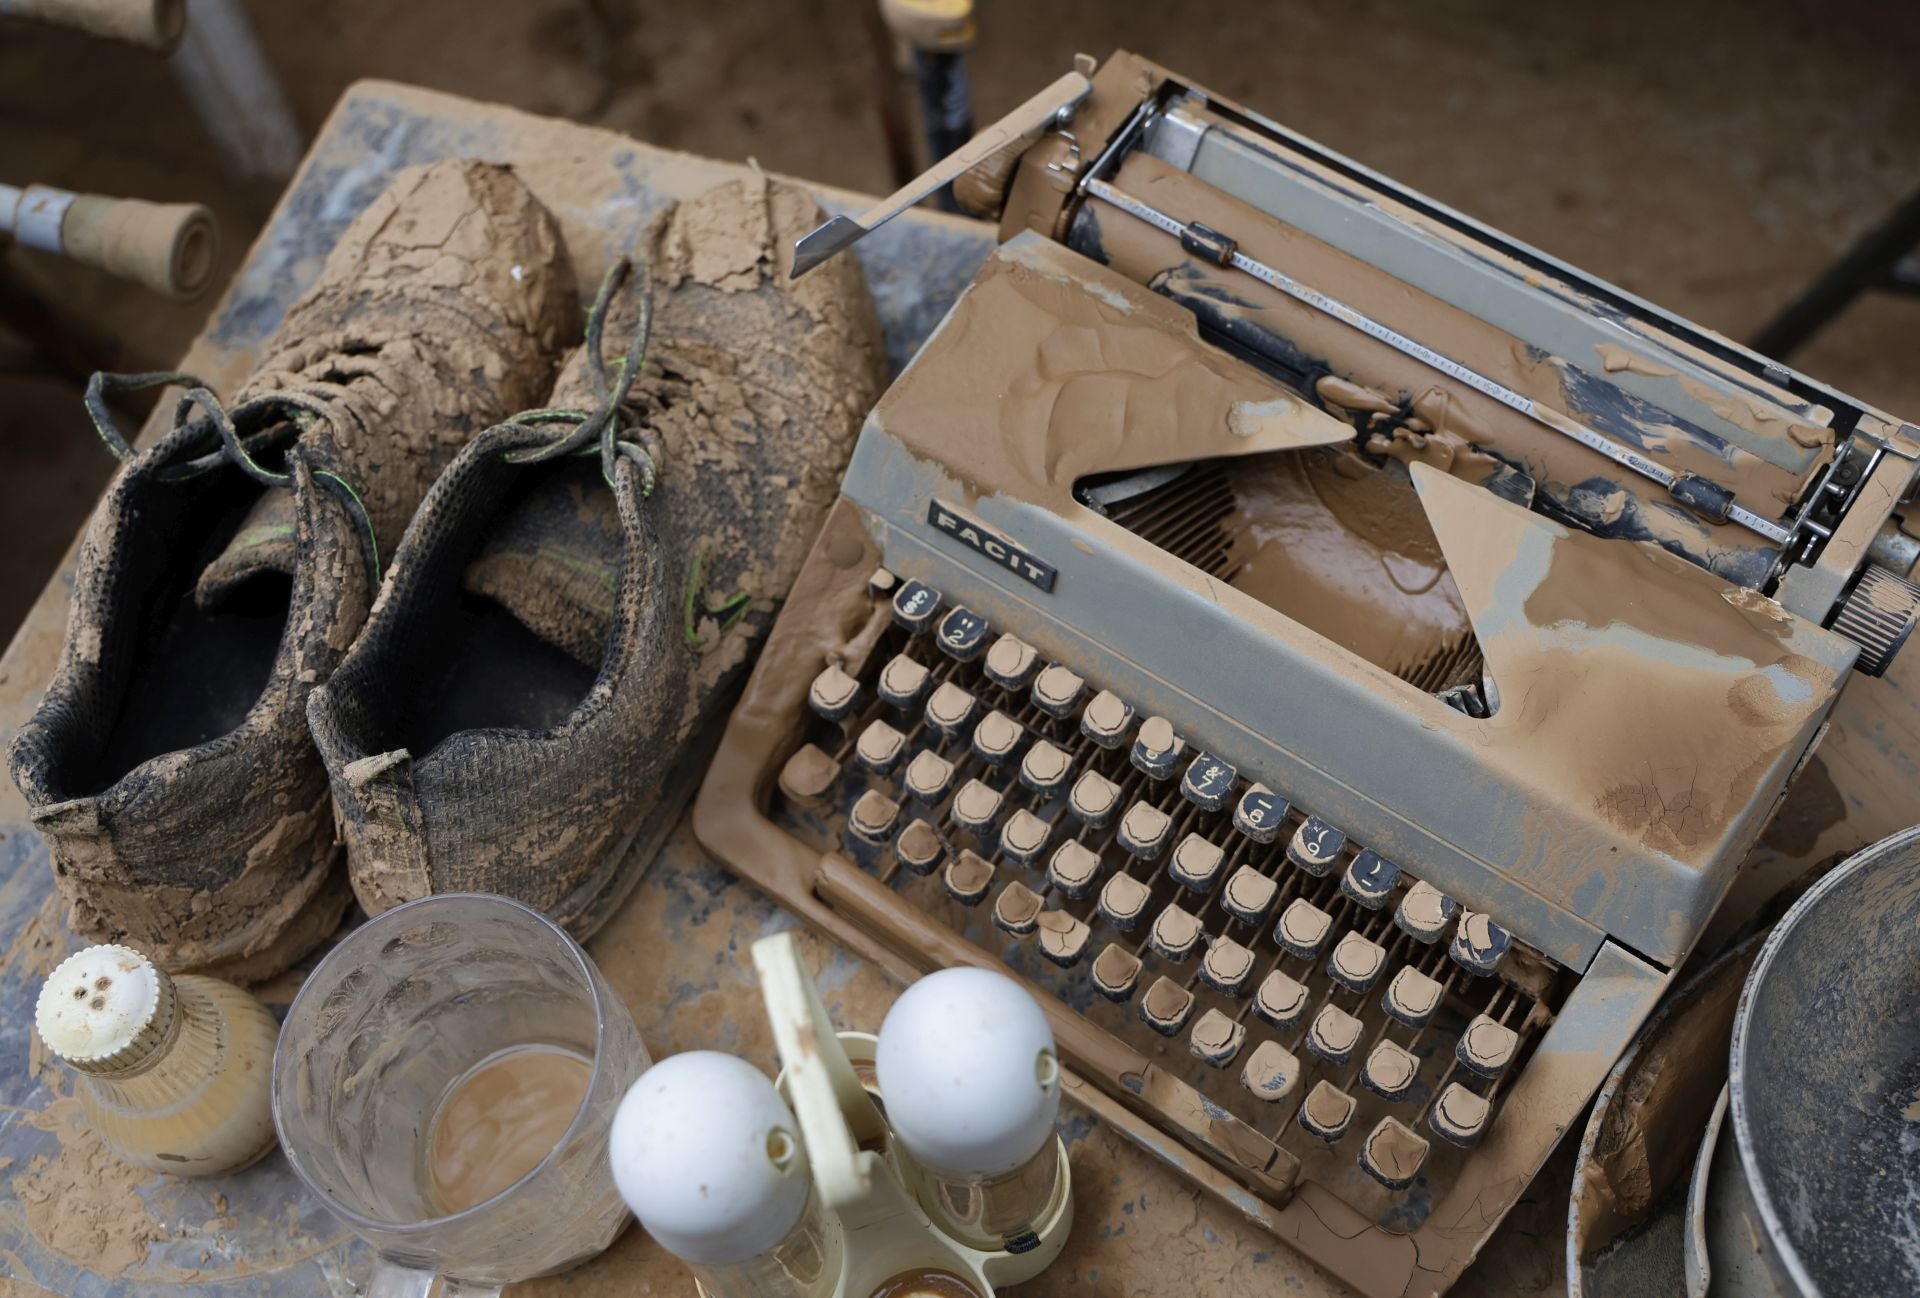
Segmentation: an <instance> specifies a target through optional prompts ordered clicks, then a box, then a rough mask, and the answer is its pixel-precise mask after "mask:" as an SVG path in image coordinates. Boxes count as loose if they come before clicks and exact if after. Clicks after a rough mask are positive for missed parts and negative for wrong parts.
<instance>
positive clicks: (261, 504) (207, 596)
mask: <svg viewBox="0 0 1920 1298" xmlns="http://www.w3.org/2000/svg"><path fill="white" fill-rule="evenodd" d="M296 550H297V546H296V544H295V541H294V501H293V493H292V492H291V491H274V490H268V491H263V492H261V493H260V498H259V499H258V500H256V501H254V502H253V508H252V509H250V510H248V511H247V517H246V519H245V520H244V521H243V522H242V523H241V524H240V530H239V531H237V532H235V533H234V534H233V539H232V540H231V541H229V542H227V548H226V549H224V550H222V551H221V552H220V553H219V555H218V556H217V557H215V559H214V561H213V562H212V563H210V564H208V565H207V566H206V568H205V570H204V571H202V572H201V574H200V581H199V584H198V585H197V586H195V588H194V592H193V597H194V601H195V602H196V603H198V604H199V605H200V607H201V608H210V607H212V606H213V605H215V604H217V603H219V602H220V601H221V600H222V599H223V598H225V597H226V595H227V594H228V592H230V591H232V590H233V589H234V587H236V586H238V585H240V583H242V582H244V581H246V580H247V579H248V578H249V577H255V576H258V575H259V574H260V573H263V572H280V573H286V574H288V575H289V576H291V575H292V573H293V568H294V556H295V553H296Z"/></svg>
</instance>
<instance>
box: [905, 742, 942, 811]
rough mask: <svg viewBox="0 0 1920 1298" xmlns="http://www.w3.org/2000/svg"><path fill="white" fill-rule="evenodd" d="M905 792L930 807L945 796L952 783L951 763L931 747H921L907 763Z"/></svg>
mask: <svg viewBox="0 0 1920 1298" xmlns="http://www.w3.org/2000/svg"><path fill="white" fill-rule="evenodd" d="M905 782H906V786H907V792H908V793H909V794H911V795H912V796H913V797H914V798H916V799H918V800H919V801H921V802H923V803H925V804H926V805H927V806H929V807H931V806H932V805H933V804H934V803H936V802H938V801H940V799H942V798H944V797H946V796H947V787H948V786H949V785H951V784H952V783H953V763H952V762H949V761H948V760H947V759H946V758H944V757H942V756H940V754H938V753H936V752H934V751H933V750H932V749H931V748H923V749H921V750H920V751H919V752H917V753H915V754H914V755H913V760H912V761H910V762H908V763H907V774H906V777H905Z"/></svg>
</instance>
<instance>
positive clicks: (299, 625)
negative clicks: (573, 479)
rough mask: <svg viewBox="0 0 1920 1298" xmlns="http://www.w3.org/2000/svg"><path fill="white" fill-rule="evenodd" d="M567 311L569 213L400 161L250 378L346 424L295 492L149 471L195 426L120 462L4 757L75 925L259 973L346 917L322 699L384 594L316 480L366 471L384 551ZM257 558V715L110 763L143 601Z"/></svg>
mask: <svg viewBox="0 0 1920 1298" xmlns="http://www.w3.org/2000/svg"><path fill="white" fill-rule="evenodd" d="M574 302H575V298H574V295H573V292H572V278H571V272H570V271H569V270H568V269H567V266H566V263H565V261H564V259H563V257H562V256H561V247H560V242H559V236H558V233H557V230H556V227H555V226H554V224H553V222H552V219H551V217H549V216H548V215H547V213H546V212H545V210H544V209H543V208H542V207H541V206H540V205H539V203H538V201H537V200H535V199H534V198H533V196H532V195H531V194H530V193H529V192H528V191H527V190H526V188H525V187H524V186H523V185H522V184H521V183H520V182H519V181H518V180H517V179H515V178H514V177H513V175H512V174H511V173H510V172H509V171H507V170H505V169H503V168H499V167H494V166H491V165H487V164H482V163H477V162H466V161H461V162H446V163H438V164H434V165H432V166H429V167H424V168H416V169H411V170H409V171H406V172H403V173H401V174H400V175H399V176H398V177H397V178H396V179H395V181H394V182H393V185H392V186H391V187H390V188H389V189H388V190H387V192H386V193H384V194H383V195H382V196H381V197H380V198H378V199H376V200H375V201H374V203H373V204H372V205H371V206H370V207H369V208H368V209H367V210H366V211H364V212H363V213H362V214H361V215H360V216H359V217H358V218H356V220H355V221H354V222H353V224H352V225H351V226H349V228H348V230H347V231H346V233H345V234H343V235H342V237H341V240H340V242H339V244H338V245H337V246H336V248H335V249H334V251H333V253H332V254H331V255H330V256H329V257H328V259H327V262H326V264H325V265H324V267H323V268H322V270H321V273H320V275H319V277H318V279H317V280H316V282H315V284H314V286H313V288H312V289H311V290H310V291H309V292H308V294H307V295H306V296H305V297H303V298H302V299H301V300H300V301H299V302H298V303H296V304H295V306H294V307H293V308H292V309H291V310H290V311H289V313H288V315H287V318H286V320H285V321H284V322H283V323H282V325H281V326H280V328H279V330H278V331H277V332H276V333H275V335H274V337H273V338H272V339H271V340H270V341H269V343H268V344H267V347H266V351H265V356H266V359H265V360H264V361H263V363H262V364H261V366H260V367H259V369H258V370H257V371H256V372H255V374H254V376H253V377H252V378H250V379H249V380H248V381H247V382H246V383H244V384H242V385H241V387H240V390H239V392H237V393H236V394H234V395H235V397H236V403H237V400H238V399H244V398H246V397H250V396H256V395H259V394H261V393H263V392H269V391H288V392H298V393H299V394H301V395H302V396H304V397H307V398H309V399H311V400H312V401H315V402H318V403H320V405H321V406H323V407H324V408H325V409H326V410H327V412H328V413H329V415H330V416H331V417H330V418H329V419H327V420H326V421H324V422H323V423H320V424H316V425H314V427H313V428H312V429H311V430H310V431H309V432H307V433H306V434H304V435H303V436H302V439H301V441H300V442H299V444H298V445H296V446H295V447H294V449H293V450H292V451H291V452H290V453H289V456H288V462H289V468H290V470H291V473H292V478H293V483H292V488H291V490H277V489H273V490H267V491H265V492H264V493H261V494H258V495H257V498H254V499H252V503H251V506H250V507H249V505H248V500H249V493H259V491H260V489H259V488H256V487H255V486H254V485H253V484H252V483H250V482H248V481H247V480H246V479H244V478H243V477H241V475H240V474H239V473H238V472H237V470H234V469H231V468H228V467H224V466H223V467H222V468H220V469H218V470H216V471H214V472H212V473H209V474H203V475H201V477H200V478H199V479H195V480H193V481H192V482H190V483H179V482H166V481H161V480H159V478H158V471H159V470H160V469H161V468H162V467H163V466H166V465H168V464H169V463H173V462H176V461H178V460H179V459H181V458H182V457H183V456H184V455H187V454H191V453H197V451H196V449H195V447H190V446H189V442H190V440H191V439H186V438H183V436H182V434H180V433H176V434H174V435H171V436H169V437H168V438H165V439H163V440H162V442H161V443H160V444H159V445H157V446H155V447H154V448H153V449H152V450H150V451H148V452H145V453H143V454H141V455H140V456H138V457H137V458H136V459H134V460H133V461H131V462H129V463H128V465H126V466H125V467H123V469H122V470H121V471H120V473H119V474H118V475H116V477H115V479H114V480H113V482H112V484H111V485H110V487H109V489H108V492H107V495H106V498H105V499H104V500H103V502H102V504H101V505H100V507H99V508H98V509H97V510H96V512H95V515H94V519H93V521H92V523H91V524H90V526H89V529H88V531H87V533H86V535H85V538H84V540H83V542H82V546H81V551H80V557H79V560H78V565H77V570H76V577H75V585H74V595H73V601H72V605H71V609H70V613H69V622H68V629H67V637H66V642H65V645H64V647H63V651H62V656H61V661H60V665H59V667H58V669H57V671H56V674H55V677H54V680H53V682H52V683H51V684H50V685H49V687H48V690H47V693H46V695H45V697H44V699H43V700H42V703H41V705H40V707H39V709H38V710H37V711H36V713H35V715H34V717H33V718H32V720H31V721H29V723H28V724H27V725H26V726H25V727H23V728H22V731H21V733H20V735H19V736H18V737H17V739H16V741H15V744H14V746H13V749H12V752H11V765H12V770H13V774H14V778H15V780H16V782H18V783H19V785H20V787H21V789H22V791H23V793H25V795H26V797H27V801H28V803H29V808H30V812H31V815H32V818H33V820H34V822H35V824H36V826H37V827H38V828H39V829H40V830H41V832H42V834H43V835H44V836H45V837H46V839H47V842H48V848H49V853H50V855H51V857H52V859H53V862H54V867H55V871H56V874H57V875H58V877H59V882H60V886H61V890H62V893H63V894H64V896H65V897H66V899H67V900H68V901H69V902H70V903H71V906H72V910H71V915H70V919H69V922H70V924H71V925H72V927H73V928H74V929H75V930H76V931H77V932H79V933H80V934H82V935H83V936H85V937H87V938H89V939H92V940H95V941H117V942H127V943H130V944H131V945H134V946H136V947H139V948H141V949H142V950H145V951H148V952H150V953H152V954H153V956H154V958H155V959H156V960H157V961H158V962H159V963H161V964H162V965H163V966H165V967H167V968H170V969H174V970H182V969H204V970H211V971H215V972H219V973H221V974H224V975H226V976H228V977H233V978H237V979H241V980H251V979H257V978H265V977H270V976H272V975H273V974H275V973H277V972H279V971H280V970H281V969H284V968H285V967H286V966H287V965H288V964H290V963H292V962H293V961H294V960H296V959H298V958H299V957H300V956H301V955H303V954H305V952H306V951H307V950H309V949H310V948H311V947H312V946H313V945H314V944H315V943H316V942H317V941H319V940H320V938H322V937H323V936H324V935H325V933H326V932H327V931H329V929H330V928H331V926H332V925H333V923H335V922H336V921H337V920H338V917H339V915H340V913H341V911H342V910H343V909H344V907H345V905H346V902H347V899H348V894H347V890H346V889H345V888H344V887H343V886H342V883H343V880H342V879H341V878H340V877H339V874H338V873H337V860H338V852H337V847H336V845H335V844H334V842H333V841H332V835H331V834H330V833H329V832H328V826H327V820H328V802H329V799H328V791H327V783H326V778H325V772H324V769H323V768H322V766H321V764H320V761H319V758H318V755H317V754H316V753H315V752H314V749H313V745H312V739H311V736H310V734H309V732H308V729H307V725H306V701H307V696H308V694H309V693H310V692H311V690H312V689H313V687H314V686H315V685H316V684H317V683H318V682H320V681H323V680H325V679H326V678H327V676H328V675H329V674H331V672H332V671H333V669H334V668H335V667H336V666H337V664H338V663H339V662H340V660H341V658H342V657H343V656H344V654H345V652H346V650H347V647H348V645H349V644H350V643H351V642H352V640H353V638H354V635H355V633H356V632H357V631H358V630H359V628H360V625H361V623H362V621H363V620H364V619H365V616H366V613H367V610H368V606H369V604H370V602H371V599H372V594H373V592H372V591H371V590H370V589H369V588H368V567H367V564H366V561H365V559H366V556H365V549H366V536H365V529H364V527H363V526H362V524H361V523H360V522H359V520H358V519H356V518H354V517H353V516H352V515H351V514H350V513H349V511H348V510H347V509H346V508H345V507H344V506H343V504H342V503H341V502H340V500H339V499H338V497H336V496H334V495H333V494H331V493H330V492H329V491H327V490H326V489H325V487H324V485H323V484H321V483H319V482H318V481H317V480H316V475H317V474H318V473H320V472H333V473H337V474H339V475H341V476H342V477H344V478H346V479H347V481H349V482H350V483H352V484H353V485H354V487H355V488H356V490H357V491H358V493H359V495H360V497H361V499H362V500H364V501H365V502H366V505H367V507H368V511H369V513H370V515H371V519H372V523H373V526H374V529H375V531H376V534H378V535H379V536H380V538H381V542H382V552H383V554H384V553H386V552H388V551H389V549H390V547H391V545H392V544H393V542H394V539H396V538H397V536H398V534H399V531H400V529H401V527H402V526H403V524H404V522H405V519H406V516H407V514H408V513H410V512H411V509H412V506H413V504H414V503H416V502H417V500H418V498H419V497H420V495H421V494H423V493H424V491H425V489H426V487H427V485H428V483H429V482H430V481H431V480H432V477H433V475H434V473H435V472H436V471H437V469H438V468H439V467H440V466H441V465H443V464H444V463H445V462H446V461H447V460H449V459H451V458H452V455H453V454H454V452H455V451H456V450H457V449H458V447H459V446H460V445H461V444H462V443H463V442H464V441H466V440H467V439H468V438H469V437H470V436H471V435H472V433H473V432H474V431H476V430H477V429H479V428H482V427H485V426H486V425H488V424H490V423H492V422H495V421H497V420H499V419H501V418H504V417H506V416H507V415H508V414H511V413H512V412H513V411H514V410H516V409H519V408H521V407H523V406H525V405H526V404H529V403H530V402H531V400H532V399H533V398H534V397H535V396H537V395H538V394H540V393H541V392H543V391H544V389H545V387H546V385H547V384H548V382H549V381H550V378H551V373H552V365H553V359H554V357H555V355H556V353H557V350H558V348H559V346H560V344H561V343H562V342H563V341H564V334H565V331H566V330H568V329H569V328H571V327H572V323H573V316H574V311H573V304H574ZM198 450H204V448H203V447H200V448H198ZM240 515H244V517H243V518H242V521H241V522H240V523H239V526H238V529H237V531H236V532H235V534H234V539H233V540H232V541H231V542H230V543H229V544H228V545H227V548H226V550H225V552H224V553H221V554H220V555H218V557H216V558H215V559H214V560H213V561H212V563H210V564H209V565H208V566H207V568H206V569H205V570H203V571H199V572H195V571H193V570H192V569H191V565H192V564H194V563H197V562H199V560H198V559H196V558H195V556H196V555H204V554H205V553H206V552H207V551H208V550H209V549H210V548H211V547H212V546H213V545H217V544H218V543H219V540H218V537H217V535H215V534H213V533H212V531H211V530H210V529H212V528H215V527H218V526H220V524H219V523H218V522H216V521H214V520H217V519H219V518H226V519H228V520H229V521H231V520H232V519H233V518H235V517H237V516H240ZM264 571H279V572H284V573H287V574H290V576H291V596H290V599H289V604H288V609H287V615H286V620H285V623H284V625H283V627H282V628H281V631H280V635H279V640H278V644H277V648H276V649H275V650H274V651H273V657H272V661H271V664H270V666H268V667H267V668H266V669H265V670H264V676H265V684H264V687H263V688H262V689H261V691H260V693H259V695H258V697H257V698H256V699H254V700H252V701H251V703H250V704H247V705H245V712H244V717H243V719H242V720H240V722H239V723H238V724H237V725H236V726H234V728H233V729H231V730H229V731H228V732H227V733H225V734H222V735H218V736H217V737H214V738H212V739H209V740H207V741H206V742H202V743H198V744H195V745H192V746H189V747H185V748H179V749H176V750H174V751H164V752H161V753H160V754H159V755H157V756H151V757H147V758H145V759H144V760H137V761H136V763H135V764H134V765H133V766H132V767H131V768H130V769H120V770H115V769H113V768H112V765H111V763H110V762H109V760H108V759H107V758H106V757H104V756H103V755H104V754H107V753H108V751H109V745H110V741H112V740H113V739H114V738H115V730H116V726H117V724H118V722H119V720H120V718H121V717H122V716H123V715H124V714H125V712H126V710H127V707H128V702H129V700H130V699H134V698H136V697H137V692H139V691H142V690H148V691H151V690H154V689H161V688H165V687H166V682H164V681H160V682H156V681H154V680H152V679H150V678H148V677H147V676H146V675H145V671H146V669H147V668H148V667H149V666H151V663H150V661H149V659H150V658H151V657H152V654H153V652H154V651H155V648H156V646H157V644H158V641H157V639H156V635H157V633H156V632H155V631H154V630H153V628H152V627H151V626H143V625H142V623H143V620H145V619H146V618H147V617H148V614H147V613H145V612H143V611H142V606H143V605H145V604H155V603H159V604H164V603H166V602H167V601H169V600H171V599H176V598H177V599H192V598H194V597H195V596H194V595H193V594H192V593H190V592H193V591H194V590H195V588H196V586H197V596H198V600H199V603H200V605H201V606H202V608H210V607H212V606H215V605H217V604H218V603H219V602H220V601H221V600H222V599H223V598H224V597H225V596H226V594H227V593H228V592H229V591H230V590H232V589H233V588H234V587H236V586H238V585H239V584H240V583H241V582H243V581H245V580H246V579H247V578H248V577H251V576H254V575H256V574H258V573H261V572H264ZM212 666H213V669H214V670H218V669H219V665H212Z"/></svg>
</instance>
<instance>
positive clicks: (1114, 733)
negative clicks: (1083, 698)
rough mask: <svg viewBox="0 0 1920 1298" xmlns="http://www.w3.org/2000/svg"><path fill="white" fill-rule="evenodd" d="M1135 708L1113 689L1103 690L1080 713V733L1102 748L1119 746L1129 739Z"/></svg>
mask: <svg viewBox="0 0 1920 1298" xmlns="http://www.w3.org/2000/svg"><path fill="white" fill-rule="evenodd" d="M1132 724H1133V709H1132V708H1130V707H1128V706H1127V705H1126V702H1125V701H1124V700H1123V699H1121V697H1120V696H1119V695H1118V694H1115V693H1114V692H1113V691H1112V690H1101V691H1100V692H1099V693H1098V694H1096V695H1094V696H1093V702H1091V703H1089V704H1087V710H1086V711H1085V712H1082V713H1081V714H1080V733H1081V734H1083V735H1085V736H1086V737H1087V738H1089V739H1091V740H1092V741H1093V742H1094V743H1096V744H1098V745H1100V747H1102V748H1118V747H1119V746H1120V745H1121V744H1123V743H1125V742H1126V741H1127V727H1128V726H1130V725H1132Z"/></svg>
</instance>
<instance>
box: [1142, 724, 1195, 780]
mask: <svg viewBox="0 0 1920 1298" xmlns="http://www.w3.org/2000/svg"><path fill="white" fill-rule="evenodd" d="M1186 751H1187V744H1186V741H1185V740H1184V739H1181V738H1180V737H1179V736H1178V735H1176V734H1174V733H1173V723H1172V722H1171V721H1169V720H1167V719H1166V718H1165V717H1148V718H1147V719H1146V720H1145V721H1142V722H1141V723H1140V737H1139V738H1138V739H1135V740H1134V741H1133V755H1132V759H1133V764H1134V766H1135V767H1136V768H1138V769H1139V770H1142V771H1145V772H1146V773H1147V775H1148V776H1150V777H1151V778H1153V779H1156V780H1170V779H1172V778H1173V773H1174V770H1175V769H1176V768H1177V767H1178V766H1179V764H1180V758H1181V757H1182V755H1184V754H1185V752H1186Z"/></svg>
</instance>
